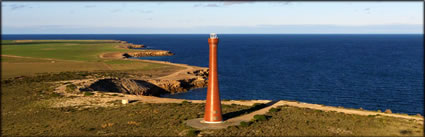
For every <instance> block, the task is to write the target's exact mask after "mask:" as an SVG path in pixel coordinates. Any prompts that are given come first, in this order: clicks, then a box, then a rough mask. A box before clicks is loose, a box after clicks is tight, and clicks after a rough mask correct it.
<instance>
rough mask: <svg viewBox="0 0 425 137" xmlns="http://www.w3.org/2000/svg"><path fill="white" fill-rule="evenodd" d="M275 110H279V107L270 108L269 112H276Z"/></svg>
mask: <svg viewBox="0 0 425 137" xmlns="http://www.w3.org/2000/svg"><path fill="white" fill-rule="evenodd" d="M277 111H279V109H277V108H271V109H270V110H269V112H277Z"/></svg>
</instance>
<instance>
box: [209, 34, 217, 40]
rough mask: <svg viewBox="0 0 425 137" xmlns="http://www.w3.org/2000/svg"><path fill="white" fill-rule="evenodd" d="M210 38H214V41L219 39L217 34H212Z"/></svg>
mask: <svg viewBox="0 0 425 137" xmlns="http://www.w3.org/2000/svg"><path fill="white" fill-rule="evenodd" d="M210 38H212V39H217V38H218V37H217V34H215V33H210Z"/></svg>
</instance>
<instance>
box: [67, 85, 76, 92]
mask: <svg viewBox="0 0 425 137" xmlns="http://www.w3.org/2000/svg"><path fill="white" fill-rule="evenodd" d="M76 89H77V86H75V85H74V84H69V85H66V89H65V91H66V92H74V91H75V90H76Z"/></svg>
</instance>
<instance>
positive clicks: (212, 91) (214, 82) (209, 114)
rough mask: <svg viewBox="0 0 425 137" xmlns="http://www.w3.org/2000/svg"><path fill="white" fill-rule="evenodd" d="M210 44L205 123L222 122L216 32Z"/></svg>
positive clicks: (209, 41)
mask: <svg viewBox="0 0 425 137" xmlns="http://www.w3.org/2000/svg"><path fill="white" fill-rule="evenodd" d="M208 43H209V44H210V63H209V69H210V70H209V74H208V91H207V102H206V104H205V114H204V121H203V122H205V123H222V122H223V118H222V116H221V100H220V94H219V91H218V76H217V45H218V37H217V35H216V34H215V33H211V34H210V38H209V39H208Z"/></svg>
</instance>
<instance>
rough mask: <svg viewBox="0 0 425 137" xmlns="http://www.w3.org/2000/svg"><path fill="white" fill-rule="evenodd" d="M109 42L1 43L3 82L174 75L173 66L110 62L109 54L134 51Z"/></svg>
mask: <svg viewBox="0 0 425 137" xmlns="http://www.w3.org/2000/svg"><path fill="white" fill-rule="evenodd" d="M117 45H119V43H117V42H113V41H110V40H86V41H85V40H54V41H51V40H37V41H10V40H8V41H2V55H6V56H2V61H1V63H2V79H8V78H12V77H17V76H22V75H34V74H37V73H46V72H63V71H98V70H136V71H142V72H143V71H163V72H164V73H171V72H173V71H177V70H179V69H183V68H180V67H177V66H173V65H166V64H158V63H149V62H143V61H134V60H109V59H102V58H100V57H99V55H100V54H102V53H106V52H125V51H135V50H131V49H121V48H116V46H117Z"/></svg>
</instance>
